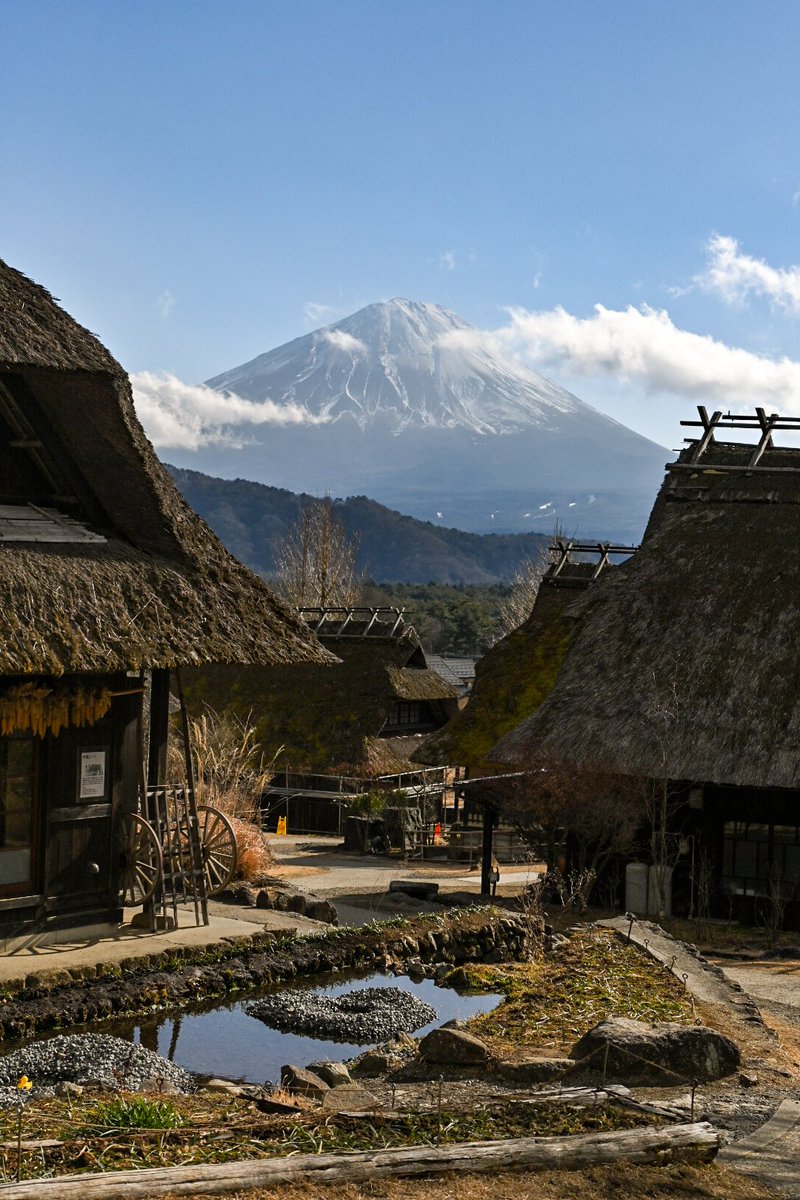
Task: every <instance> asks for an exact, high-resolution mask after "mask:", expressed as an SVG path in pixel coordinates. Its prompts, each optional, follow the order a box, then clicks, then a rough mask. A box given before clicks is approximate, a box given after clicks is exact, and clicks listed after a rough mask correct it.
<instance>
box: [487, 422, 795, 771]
mask: <svg viewBox="0 0 800 1200" xmlns="http://www.w3.org/2000/svg"><path fill="white" fill-rule="evenodd" d="M752 451H753V447H752V446H749V447H742V446H741V445H739V446H737V445H734V444H732V443H727V444H724V443H723V444H713V443H712V445H711V446H710V447H709V448H708V450H707V451H706V452H705V455H704V456H703V458H702V459H701V460H700V462H698V463H697V464H696V465H694V466H693V465H691V458H692V456H693V449H692V447H691V446H690V447H688V448H687V449H686V450H684V451H683V452H682V453H681V455H680V458H679V460H678V462H679V464H680V465H678V466H673V467H671V468H670V469H669V471H668V474H667V477H666V479H665V481H664V484H663V486H662V488H661V492H660V494H659V497H658V499H657V501H656V505H655V507H654V509H653V514H652V516H651V519H650V523H649V525H648V529H647V532H646V534H645V539H644V542H643V544H642V547H641V549H640V550H639V552H638V554H637V555H635V557H634V558H632V559H631V560H630V561H629V562H628V563H626V564H624V565H623V566H621V567H620V568H619V569H617V570H615V571H613V572H607V573H606V575H605V576H604V578H603V579H601V580H599V581H598V583H597V585H596V586H595V587H593V588H592V589H590V591H588V592H587V593H586V595H585V596H584V597H583V598H582V599H581V601H580V607H581V610H582V611H581V615H580V624H579V626H578V628H577V630H576V632H575V634H574V636H573V639H572V642H571V644H570V647H569V650H568V653H567V655H566V658H565V660H564V664H563V667H562V669H561V672H560V674H559V677H558V681H557V683H556V685H555V688H554V689H553V691H552V693H551V695H550V696H549V698H548V699H547V701H546V702H545V703H544V704H543V705H542V706H541V708H540V709H539V710H538V712H537V713H535V714H534V715H533V716H532V717H530V718H529V719H528V720H527V721H525V722H523V723H522V724H521V725H520V726H519V728H518V729H516V730H515V731H514V732H513V733H511V734H509V735H508V736H507V737H505V738H504V739H503V740H502V741H501V742H500V744H499V746H498V747H497V748H496V749H495V750H494V751H492V755H491V757H492V758H493V759H494V760H496V761H498V762H502V763H506V764H519V765H524V764H525V762H526V761H529V760H530V759H531V758H536V757H544V758H549V759H553V760H560V761H562V762H564V763H567V764H570V765H574V766H576V767H588V768H592V769H600V770H606V771H609V772H612V773H616V774H624V775H637V776H645V777H651V778H662V777H665V776H666V777H669V778H672V779H678V780H686V781H695V782H713V783H717V784H731V785H743V786H755V787H783V788H797V787H800V450H774V449H768V450H767V452H766V453H765V454H764V456H763V458H762V459H761V462H760V463H759V465H758V467H757V469H755V470H752V471H748V470H744V469H742V468H744V467H746V466H747V464H748V463H749V462H750V459H751V455H752ZM731 467H734V468H740V469H738V470H733V471H732V470H730V468H731Z"/></svg>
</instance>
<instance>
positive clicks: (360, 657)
mask: <svg viewBox="0 0 800 1200" xmlns="http://www.w3.org/2000/svg"><path fill="white" fill-rule="evenodd" d="M300 612H301V615H302V617H303V619H304V620H305V621H306V622H307V623H308V627H309V628H310V629H312V630H313V631H314V633H315V634H316V636H317V637H318V638H319V640H320V642H321V644H322V645H323V646H324V647H325V648H326V649H327V650H328V651H330V653H331V655H335V656H336V659H338V660H339V661H338V662H337V663H336V664H335V666H333V667H327V666H322V667H319V668H312V669H306V668H305V667H303V668H295V667H293V666H291V665H287V664H279V665H274V666H270V667H267V668H265V667H262V666H225V665H221V664H217V665H213V666H211V665H210V666H206V667H198V668H197V669H196V670H193V671H187V672H186V673H185V685H186V696H187V701H188V703H189V705H190V707H191V708H192V709H193V710H194V711H195V712H196V713H200V712H201V711H202V707H203V704H208V705H210V706H211V707H212V708H214V709H215V710H217V711H219V712H230V713H233V714H234V715H235V716H237V717H238V718H239V719H252V720H253V722H254V723H255V725H256V730H257V737H258V741H259V742H260V743H261V745H262V746H264V747H266V748H267V749H270V748H271V749H272V750H273V751H275V750H280V753H279V756H278V759H277V762H276V772H275V775H274V777H273V779H272V780H271V782H270V785H269V787H268V788H267V790H266V793H265V796H264V805H265V812H266V814H267V821H268V823H269V824H270V825H271V826H272V828H275V826H276V824H277V820H278V819H279V818H281V817H285V818H286V821H287V827H288V830H289V832H291V833H309V832H323V833H337V832H339V833H343V832H344V814H345V809H346V810H347V811H349V812H351V813H356V812H362V811H363V812H364V813H365V814H368V813H369V799H368V798H371V799H374V801H375V803H376V805H377V806H379V807H380V798H381V796H384V797H388V798H389V799H388V801H387V802H389V801H391V796H390V793H392V792H395V791H396V792H402V793H403V796H404V805H406V804H407V805H409V807H410V808H411V809H413V808H415V807H416V808H417V810H418V811H420V812H423V813H425V812H427V813H428V814H429V815H430V816H431V817H433V816H435V817H436V818H437V819H439V820H441V819H442V817H443V805H444V801H445V790H446V787H447V784H448V782H449V772H448V770H447V767H446V765H442V764H446V763H447V761H448V760H447V759H442V758H439V759H437V760H431V762H430V765H429V766H428V767H425V768H423V767H421V766H420V765H419V764H418V763H416V762H414V761H413V760H414V759H415V757H416V753H417V751H418V749H419V747H420V745H421V744H422V743H423V742H424V739H425V737H426V735H427V734H429V733H431V732H433V731H434V730H436V729H439V728H441V726H442V725H444V724H445V723H446V722H447V720H448V718H450V717H451V716H453V715H454V714H455V713H456V712H457V710H458V704H459V694H460V692H462V691H463V687H462V685H461V682H460V680H459V679H458V678H457V677H456V676H454V675H452V673H451V674H450V677H449V678H443V677H442V675H441V674H439V672H438V671H436V670H434V669H433V668H432V667H431V666H430V665H429V662H428V658H427V656H426V654H425V651H424V650H423V648H422V646H421V644H420V641H419V638H418V636H417V633H416V631H415V629H414V627H413V625H411V624H410V623H409V622H408V621H407V620H406V617H405V615H404V612H403V610H402V609H398V608H392V607H358V606H355V607H348V608H331V607H327V608H305V609H301V610H300ZM395 803H396V801H395ZM376 815H377V814H376ZM397 840H398V843H399V842H400V841H402V840H403V839H402V838H398V839H397Z"/></svg>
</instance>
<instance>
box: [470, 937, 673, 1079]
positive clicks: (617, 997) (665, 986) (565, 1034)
mask: <svg viewBox="0 0 800 1200" xmlns="http://www.w3.org/2000/svg"><path fill="white" fill-rule="evenodd" d="M466 974H467V977H468V979H469V981H470V983H471V984H472V985H473V986H475V987H479V988H481V989H482V990H483V989H486V990H487V991H498V992H501V993H502V994H503V995H504V996H505V1001H504V1002H503V1003H502V1004H501V1005H500V1006H499V1007H498V1008H496V1009H494V1010H493V1011H492V1012H490V1013H486V1014H485V1015H484V1016H481V1017H475V1018H473V1020H472V1021H470V1030H471V1032H473V1033H475V1034H476V1035H477V1036H478V1037H480V1038H483V1039H484V1040H485V1041H486V1042H487V1043H488V1044H489V1045H490V1046H491V1048H492V1049H493V1050H494V1051H495V1052H496V1053H499V1054H501V1055H503V1056H504V1057H512V1058H513V1057H514V1055H515V1053H517V1052H518V1051H519V1049H520V1048H522V1047H527V1048H529V1049H533V1048H537V1049H546V1050H551V1051H556V1052H559V1053H565V1052H566V1051H568V1050H569V1049H571V1047H572V1046H573V1045H574V1044H575V1042H576V1041H577V1040H578V1038H580V1037H582V1036H583V1034H584V1033H586V1031H587V1030H588V1029H591V1028H592V1026H594V1025H596V1024H597V1022H598V1021H602V1020H603V1018H604V1017H611V1016H617V1017H633V1018H635V1019H637V1020H640V1021H678V1022H683V1023H686V1024H689V1023H690V1022H691V1021H692V1019H693V1014H692V1009H691V1004H690V1001H689V997H688V995H687V993H686V992H685V991H684V987H683V983H682V982H681V981H680V980H679V979H676V977H675V976H674V975H673V974H672V972H671V971H667V970H666V969H665V968H664V967H662V966H660V965H659V964H658V963H657V962H655V960H654V959H652V958H650V957H649V955H647V954H645V953H643V951H641V950H639V949H637V947H636V946H635V945H632V944H631V945H629V944H628V943H626V942H623V941H622V940H621V939H620V938H619V937H618V936H617V935H616V934H614V933H613V932H612V931H611V930H607V929H585V930H580V931H579V932H577V933H575V934H573V935H572V936H571V937H570V939H569V941H568V942H566V943H565V944H564V945H562V946H559V947H558V949H557V950H556V952H555V953H554V954H548V955H547V956H546V957H545V958H543V959H539V960H537V961H534V962H530V963H502V964H499V965H498V966H485V965H482V964H479V965H476V966H472V967H468V968H467V970H466Z"/></svg>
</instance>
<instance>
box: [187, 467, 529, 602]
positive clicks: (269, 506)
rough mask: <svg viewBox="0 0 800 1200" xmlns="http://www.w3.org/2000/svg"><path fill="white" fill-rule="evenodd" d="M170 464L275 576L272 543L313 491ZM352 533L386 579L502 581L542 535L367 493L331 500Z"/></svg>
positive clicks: (367, 567) (219, 530)
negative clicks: (466, 527) (449, 519)
mask: <svg viewBox="0 0 800 1200" xmlns="http://www.w3.org/2000/svg"><path fill="white" fill-rule="evenodd" d="M169 470H170V471H171V473H172V476H173V478H174V480H175V482H176V484H177V485H178V487H179V488H180V489H181V491H182V492H183V494H184V496H185V497H186V499H187V500H188V501H189V503H190V504H191V506H192V508H194V509H195V511H196V512H198V513H199V514H200V516H201V517H203V519H204V520H205V521H207V522H208V524H209V525H210V526H211V528H212V529H213V530H214V532H215V533H216V534H217V535H218V536H219V537H220V538H221V539H222V541H223V542H224V543H225V545H226V546H227V547H228V549H229V550H231V551H232V552H233V553H234V554H235V555H236V556H237V558H240V559H241V560H242V562H244V563H247V565H248V566H250V567H252V568H253V569H254V570H256V571H259V572H261V573H262V574H264V575H267V576H268V575H270V574H271V573H272V572H273V570H274V557H273V555H274V548H275V546H276V544H277V543H278V542H279V541H280V540H281V538H283V537H284V536H285V534H286V532H287V530H288V529H289V527H290V526H291V525H292V524H293V523H294V522H295V521H296V520H297V518H298V516H299V514H300V512H301V510H302V508H303V506H304V505H305V504H307V503H308V502H309V501H310V500H311V499H312V497H310V496H307V495H303V494H297V493H295V492H290V491H286V490H285V489H284V488H274V487H268V486H267V485H266V484H263V483H252V482H250V481H249V480H246V479H216V478H214V477H213V476H210V475H204V474H202V473H201V472H199V471H189V470H186V469H184V468H178V467H170V468H169ZM334 504H335V509H336V514H337V516H338V517H339V519H340V520H341V522H342V524H343V525H344V527H345V529H346V530H347V532H348V534H349V535H350V536H352V537H355V538H357V540H358V566H359V569H360V570H361V571H362V572H363V573H364V574H365V576H369V577H370V578H371V579H375V580H378V581H380V582H381V583H408V584H413V583H429V582H435V583H448V584H486V585H490V584H497V583H504V582H507V581H509V580H510V579H512V578H513V576H514V573H515V572H516V570H517V568H518V567H519V565H520V563H521V562H522V561H523V559H525V558H526V557H535V556H536V555H537V554H538V553H539V551H540V549H541V547H542V546H545V545H546V544H547V542H548V538H547V536H546V535H545V534H537V533H516V534H478V533H465V532H464V531H462V530H459V529H445V528H441V527H440V526H438V525H434V524H432V523H431V522H430V521H417V520H415V519H414V518H413V517H406V516H403V515H402V514H401V513H398V512H394V511H393V510H392V509H390V508H385V507H384V506H383V505H382V504H378V503H376V502H375V501H374V500H369V499H368V498H367V497H366V496H354V497H350V498H349V499H347V500H336V501H334Z"/></svg>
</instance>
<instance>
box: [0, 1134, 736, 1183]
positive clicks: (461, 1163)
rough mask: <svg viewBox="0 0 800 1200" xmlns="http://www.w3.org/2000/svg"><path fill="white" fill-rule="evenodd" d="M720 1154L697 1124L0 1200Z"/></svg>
mask: <svg viewBox="0 0 800 1200" xmlns="http://www.w3.org/2000/svg"><path fill="white" fill-rule="evenodd" d="M718 1150H719V1134H718V1133H717V1131H716V1130H715V1129H714V1128H713V1126H711V1125H709V1124H707V1123H706V1122H698V1123H697V1124H694V1125H674V1126H671V1127H668V1128H665V1129H646V1128H645V1129H625V1130H622V1131H621V1132H620V1133H588V1134H576V1135H574V1136H572V1137H542V1138H536V1137H528V1138H513V1139H509V1140H506V1141H494V1142H458V1143H455V1144H453V1145H450V1146H407V1147H403V1149H401V1150H371V1151H366V1152H359V1153H355V1154H296V1155H292V1156H291V1157H288V1158H267V1159H256V1160H253V1159H250V1160H248V1161H238V1162H224V1163H206V1164H203V1165H193V1166H189V1167H154V1168H150V1169H145V1170H142V1171H107V1172H103V1173H102V1174H97V1175H85V1174H84V1175H63V1176H61V1177H57V1178H55V1179H41V1180H34V1181H32V1182H31V1183H19V1184H13V1183H12V1184H8V1185H6V1186H5V1187H0V1200H43V1198H44V1197H46V1200H123V1198H124V1200H132V1198H138V1200H144V1198H146V1197H154V1196H163V1195H164V1194H165V1193H167V1192H169V1193H170V1195H174V1196H187V1195H194V1194H199V1193H204V1194H206V1195H213V1194H215V1193H216V1194H219V1193H225V1192H236V1191H245V1190H247V1189H248V1188H261V1187H274V1186H275V1185H277V1184H283V1183H297V1182H303V1183H309V1184H325V1183H345V1182H347V1183H350V1182H355V1183H358V1182H362V1181H363V1180H366V1179H379V1178H382V1177H385V1176H391V1175H404V1176H413V1175H434V1174H438V1173H449V1172H461V1173H467V1174H481V1173H486V1172H496V1171H521V1170H526V1171H529V1170H555V1169H561V1170H576V1169H581V1168H584V1167H594V1166H599V1165H601V1164H603V1163H610V1162H618V1161H621V1160H622V1161H626V1162H632V1163H652V1162H659V1163H663V1162H667V1161H676V1160H684V1159H691V1160H692V1161H704V1162H707V1161H710V1160H711V1159H712V1158H713V1157H714V1155H715V1154H716V1153H717V1151H718Z"/></svg>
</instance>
